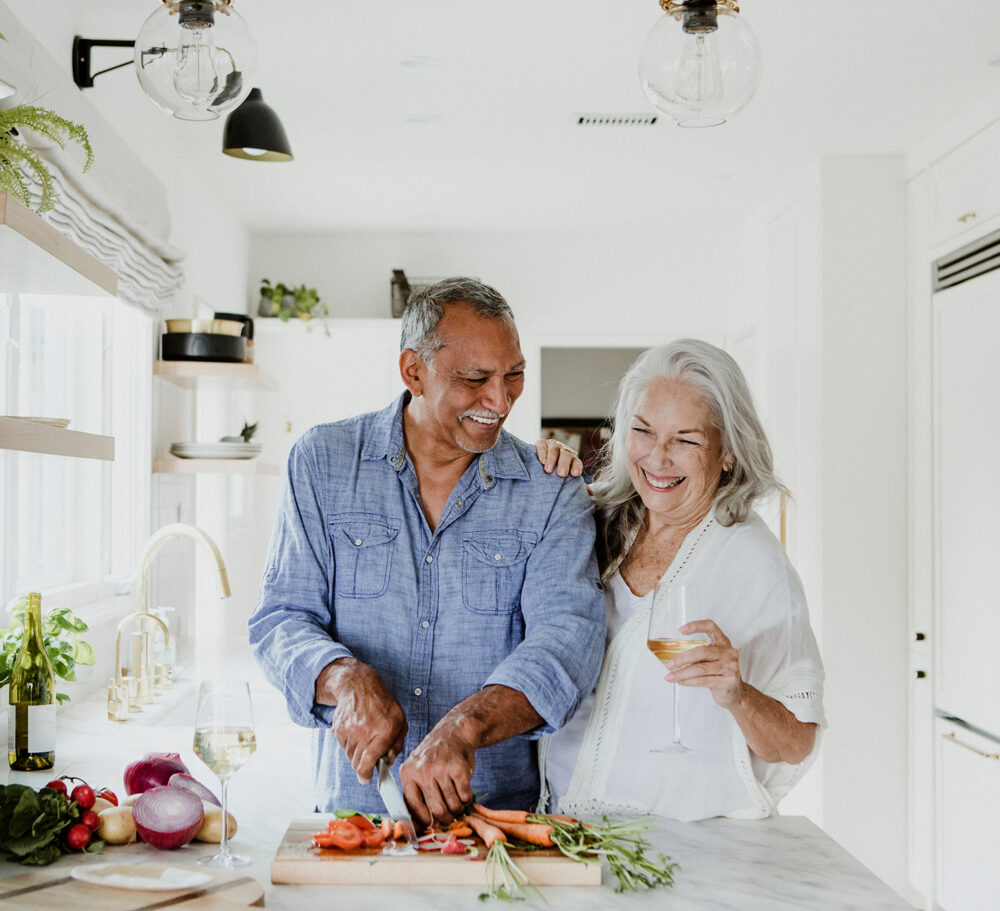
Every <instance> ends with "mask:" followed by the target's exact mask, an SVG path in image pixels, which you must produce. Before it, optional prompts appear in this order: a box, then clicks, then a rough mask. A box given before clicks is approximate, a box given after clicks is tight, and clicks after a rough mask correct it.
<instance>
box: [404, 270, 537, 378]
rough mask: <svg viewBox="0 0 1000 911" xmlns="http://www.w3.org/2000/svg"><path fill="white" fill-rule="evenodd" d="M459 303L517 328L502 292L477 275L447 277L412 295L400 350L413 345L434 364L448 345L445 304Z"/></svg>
mask: <svg viewBox="0 0 1000 911" xmlns="http://www.w3.org/2000/svg"><path fill="white" fill-rule="evenodd" d="M459 302H461V303H466V304H468V305H469V306H470V307H472V309H473V310H474V311H475V312H476V313H478V314H479V315H480V316H484V317H486V318H488V319H499V320H503V322H504V323H506V324H507V325H508V326H509V327H510V328H511V330H513V331H514V332H516V331H517V326H515V325H514V314H513V312H511V309H510V306H509V305H508V303H507V301H505V300H504V299H503V297H502V296H501V295H500V293H499V292H498V291H496V290H495V289H493V288H491V287H490V286H489V285H484V284H483V283H482V282H480V281H476V279H474V278H446V279H443V280H442V281H439V282H437V284H434V285H427V286H425V287H423V288H420V289H419V290H418V291H414V292H413V293H412V294H411V295H410V299H409V301H408V302H407V304H406V309H405V310H404V311H403V327H402V330H401V332H400V339H399V350H400V351H405V350H406V349H407V348H411V349H413V350H414V351H416V353H417V354H418V355H419V356H420V359H421V360H422V361H423V362H424V363H425V364H426V365H427V366H428V367H433V366H434V364H433V361H434V355H435V353H437V352H438V351H440V350H441V348H442V347H443V346H444V340H443V339H442V338H441V337H440V336H439V335H438V334H437V327H438V324H439V323H440V322H441V319H442V318H443V317H444V309H445V304H455V303H459Z"/></svg>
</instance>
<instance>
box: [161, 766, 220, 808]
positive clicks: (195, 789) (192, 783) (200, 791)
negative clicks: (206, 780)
mask: <svg viewBox="0 0 1000 911" xmlns="http://www.w3.org/2000/svg"><path fill="white" fill-rule="evenodd" d="M167 784H168V785H169V786H170V787H172V788H184V789H185V790H187V791H190V792H191V793H192V794H194V795H195V797H198V798H200V799H201V800H207V801H208V802H209V803H214V804H215V805H216V806H217V807H221V806H222V801H220V800H219V798H218V797H216V796H215V795H214V794H213V793H212V792H211V791H210V790H209V789H208V788H207V787H205V785H203V784H202V783H201V782H200V781H198V779H197V778H195V777H194V776H192V775H188V773H187V772H177V773H175V774H174V775H171V776H170V781H168V782H167Z"/></svg>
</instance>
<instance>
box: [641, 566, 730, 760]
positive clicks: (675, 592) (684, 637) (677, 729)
mask: <svg viewBox="0 0 1000 911" xmlns="http://www.w3.org/2000/svg"><path fill="white" fill-rule="evenodd" d="M663 587H665V588H666V591H664V590H663ZM663 587H661V585H660V584H657V586H656V587H655V588H654V590H653V606H652V608H651V610H650V614H649V632H648V634H647V637H646V644H647V646H648V647H649V650H650V651H651V652H652V653H653V654H654V655H655V656H656V657H657V658H659V659H660V661H662V662H663V664H667V662H668V661H673V660H674V659H675V658H678V657H679V656H681V655H683V654H684V653H685V652H687V651H689V650H690V649H694V648H699V647H700V646H704V645H708V639H707V638H705V637H704V636H701V635H692V633H697V630H694V629H692V631H691V633H685V632H681V628H682V627H685V624H687V623H688V622H689V621H690V619H691V618H692V617H696V616H697V610H698V608H697V607H696V600H697V599H696V596H695V591H694V587H693V586H692V585H691V584H690V583H683V582H675V583H664V586H663ZM713 625H714V624H713ZM692 626H697V624H692ZM685 628H687V627H685ZM679 690H680V687H679V686H678V685H677V683H676V681H675V682H674V687H673V696H674V730H673V740H672V741H671V743H670V746H669V747H667V748H666V749H664V750H653V752H655V753H662V752H670V753H689V752H691V749H690V747H687V746H685V745H684V743H682V742H681V724H680V711H679V710H680V693H679Z"/></svg>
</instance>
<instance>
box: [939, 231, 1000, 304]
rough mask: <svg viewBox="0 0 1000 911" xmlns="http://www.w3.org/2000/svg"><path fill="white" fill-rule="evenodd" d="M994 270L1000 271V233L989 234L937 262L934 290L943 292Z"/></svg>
mask: <svg viewBox="0 0 1000 911" xmlns="http://www.w3.org/2000/svg"><path fill="white" fill-rule="evenodd" d="M994 269H1000V231H994V232H993V233H992V234H987V235H986V236H985V237H981V238H979V240H976V241H973V242H972V243H971V244H966V245H965V246H964V247H960V248H959V249H957V250H955V251H954V252H953V253H949V254H948V255H947V256H942V257H941V258H940V259H938V260H935V262H934V266H933V275H932V281H933V283H934V290H935V291H943V290H944V289H945V288H951V287H953V286H954V285H960V284H961V283H962V282H966V281H968V280H969V279H970V278H976V277H977V276H979V275H985V274H986V273H987V272H992V271H993V270H994Z"/></svg>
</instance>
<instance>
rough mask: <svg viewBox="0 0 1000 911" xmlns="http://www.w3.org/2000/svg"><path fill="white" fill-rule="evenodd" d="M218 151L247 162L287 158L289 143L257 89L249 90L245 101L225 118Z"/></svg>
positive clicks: (276, 116) (283, 159)
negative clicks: (220, 150) (220, 149)
mask: <svg viewBox="0 0 1000 911" xmlns="http://www.w3.org/2000/svg"><path fill="white" fill-rule="evenodd" d="M222 151H223V152H224V153H225V154H226V155H232V156H233V157H234V158H246V159H247V160H249V161H291V160H292V158H293V157H294V156H293V155H292V149H291V146H289V144H288V137H287V136H286V135H285V128H284V127H283V126H282V125H281V121H280V120H279V119H278V115H277V114H275V113H274V111H272V110H271V108H269V107H268V106H267V105H266V104H264V96H263V95H262V94H261V91H260V89H251V90H250V94H249V95H247V97H246V100H245V101H244V102H243V104H241V105H240V106H239V107H238V108H236V110H235V111H233V112H232V113H231V114H230V115H229V116H228V117H227V118H226V125H225V128H224V129H223V131H222Z"/></svg>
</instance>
